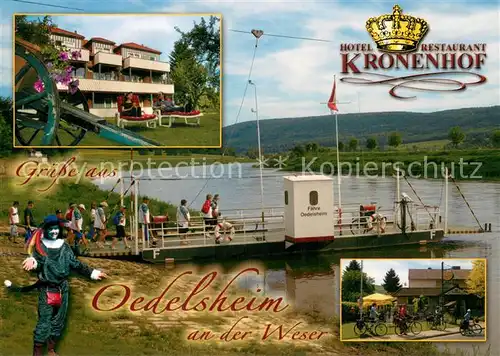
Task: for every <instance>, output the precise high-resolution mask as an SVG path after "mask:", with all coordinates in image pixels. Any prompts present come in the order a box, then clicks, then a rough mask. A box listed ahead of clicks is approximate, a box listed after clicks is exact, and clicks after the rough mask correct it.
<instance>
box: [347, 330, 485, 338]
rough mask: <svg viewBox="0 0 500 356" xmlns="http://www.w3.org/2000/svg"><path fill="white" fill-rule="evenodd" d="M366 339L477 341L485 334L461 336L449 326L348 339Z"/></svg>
mask: <svg viewBox="0 0 500 356" xmlns="http://www.w3.org/2000/svg"><path fill="white" fill-rule="evenodd" d="M360 340H363V341H367V340H373V341H417V340H418V341H425V340H429V341H432V342H438V341H440V340H447V341H470V342H477V341H484V340H485V334H484V331H483V333H482V334H480V335H474V336H462V335H461V334H460V332H459V330H458V327H455V328H449V329H447V330H446V331H437V330H427V331H422V332H421V333H420V334H418V335H412V334H411V333H409V334H408V335H404V336H399V335H386V336H382V337H370V338H363V339H349V340H348V341H360Z"/></svg>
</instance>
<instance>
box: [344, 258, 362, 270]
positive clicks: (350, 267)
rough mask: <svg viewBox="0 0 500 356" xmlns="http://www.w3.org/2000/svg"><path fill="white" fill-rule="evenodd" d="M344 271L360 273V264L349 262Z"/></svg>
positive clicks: (354, 261) (353, 261)
mask: <svg viewBox="0 0 500 356" xmlns="http://www.w3.org/2000/svg"><path fill="white" fill-rule="evenodd" d="M345 270H346V271H361V264H360V263H359V262H358V261H356V260H351V262H349V264H348V265H347V267H346V268H345Z"/></svg>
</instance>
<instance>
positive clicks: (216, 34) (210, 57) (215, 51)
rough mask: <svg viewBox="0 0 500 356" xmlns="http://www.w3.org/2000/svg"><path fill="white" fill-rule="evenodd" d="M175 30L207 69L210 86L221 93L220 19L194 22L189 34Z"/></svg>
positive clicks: (212, 18)
mask: <svg viewBox="0 0 500 356" xmlns="http://www.w3.org/2000/svg"><path fill="white" fill-rule="evenodd" d="M175 30H176V31H177V32H178V33H180V35H181V40H182V41H184V42H186V44H187V45H188V46H189V48H191V49H192V50H193V51H194V53H195V56H196V60H197V61H198V62H199V63H201V64H203V66H204V67H205V68H206V70H207V73H208V81H209V83H210V86H211V87H213V88H215V89H216V91H217V92H219V89H220V18H219V17H215V16H210V18H209V19H208V21H207V20H205V18H203V17H202V18H201V20H200V23H196V22H194V26H193V28H192V29H191V30H190V31H188V32H183V31H181V30H180V29H179V28H178V27H176V28H175Z"/></svg>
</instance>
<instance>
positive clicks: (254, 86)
mask: <svg viewBox="0 0 500 356" xmlns="http://www.w3.org/2000/svg"><path fill="white" fill-rule="evenodd" d="M248 83H249V84H250V85H253V88H254V93H255V117H256V119H257V144H258V146H259V147H258V149H259V173H260V206H261V209H262V211H261V214H262V217H264V180H263V175H262V166H263V165H264V161H263V159H262V149H261V145H260V120H259V104H258V101H257V85H255V83H254V82H252V81H251V80H249V81H248ZM262 223H264V221H262Z"/></svg>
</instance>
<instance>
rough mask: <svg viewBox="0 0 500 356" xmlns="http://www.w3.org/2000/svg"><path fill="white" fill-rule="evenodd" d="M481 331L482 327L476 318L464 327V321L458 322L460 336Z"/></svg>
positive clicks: (478, 333)
mask: <svg viewBox="0 0 500 356" xmlns="http://www.w3.org/2000/svg"><path fill="white" fill-rule="evenodd" d="M482 332H483V327H482V326H481V325H479V323H478V320H477V319H474V320H472V323H471V321H469V325H468V326H467V327H465V322H462V323H460V334H462V336H474V335H480V334H481V333H482Z"/></svg>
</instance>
